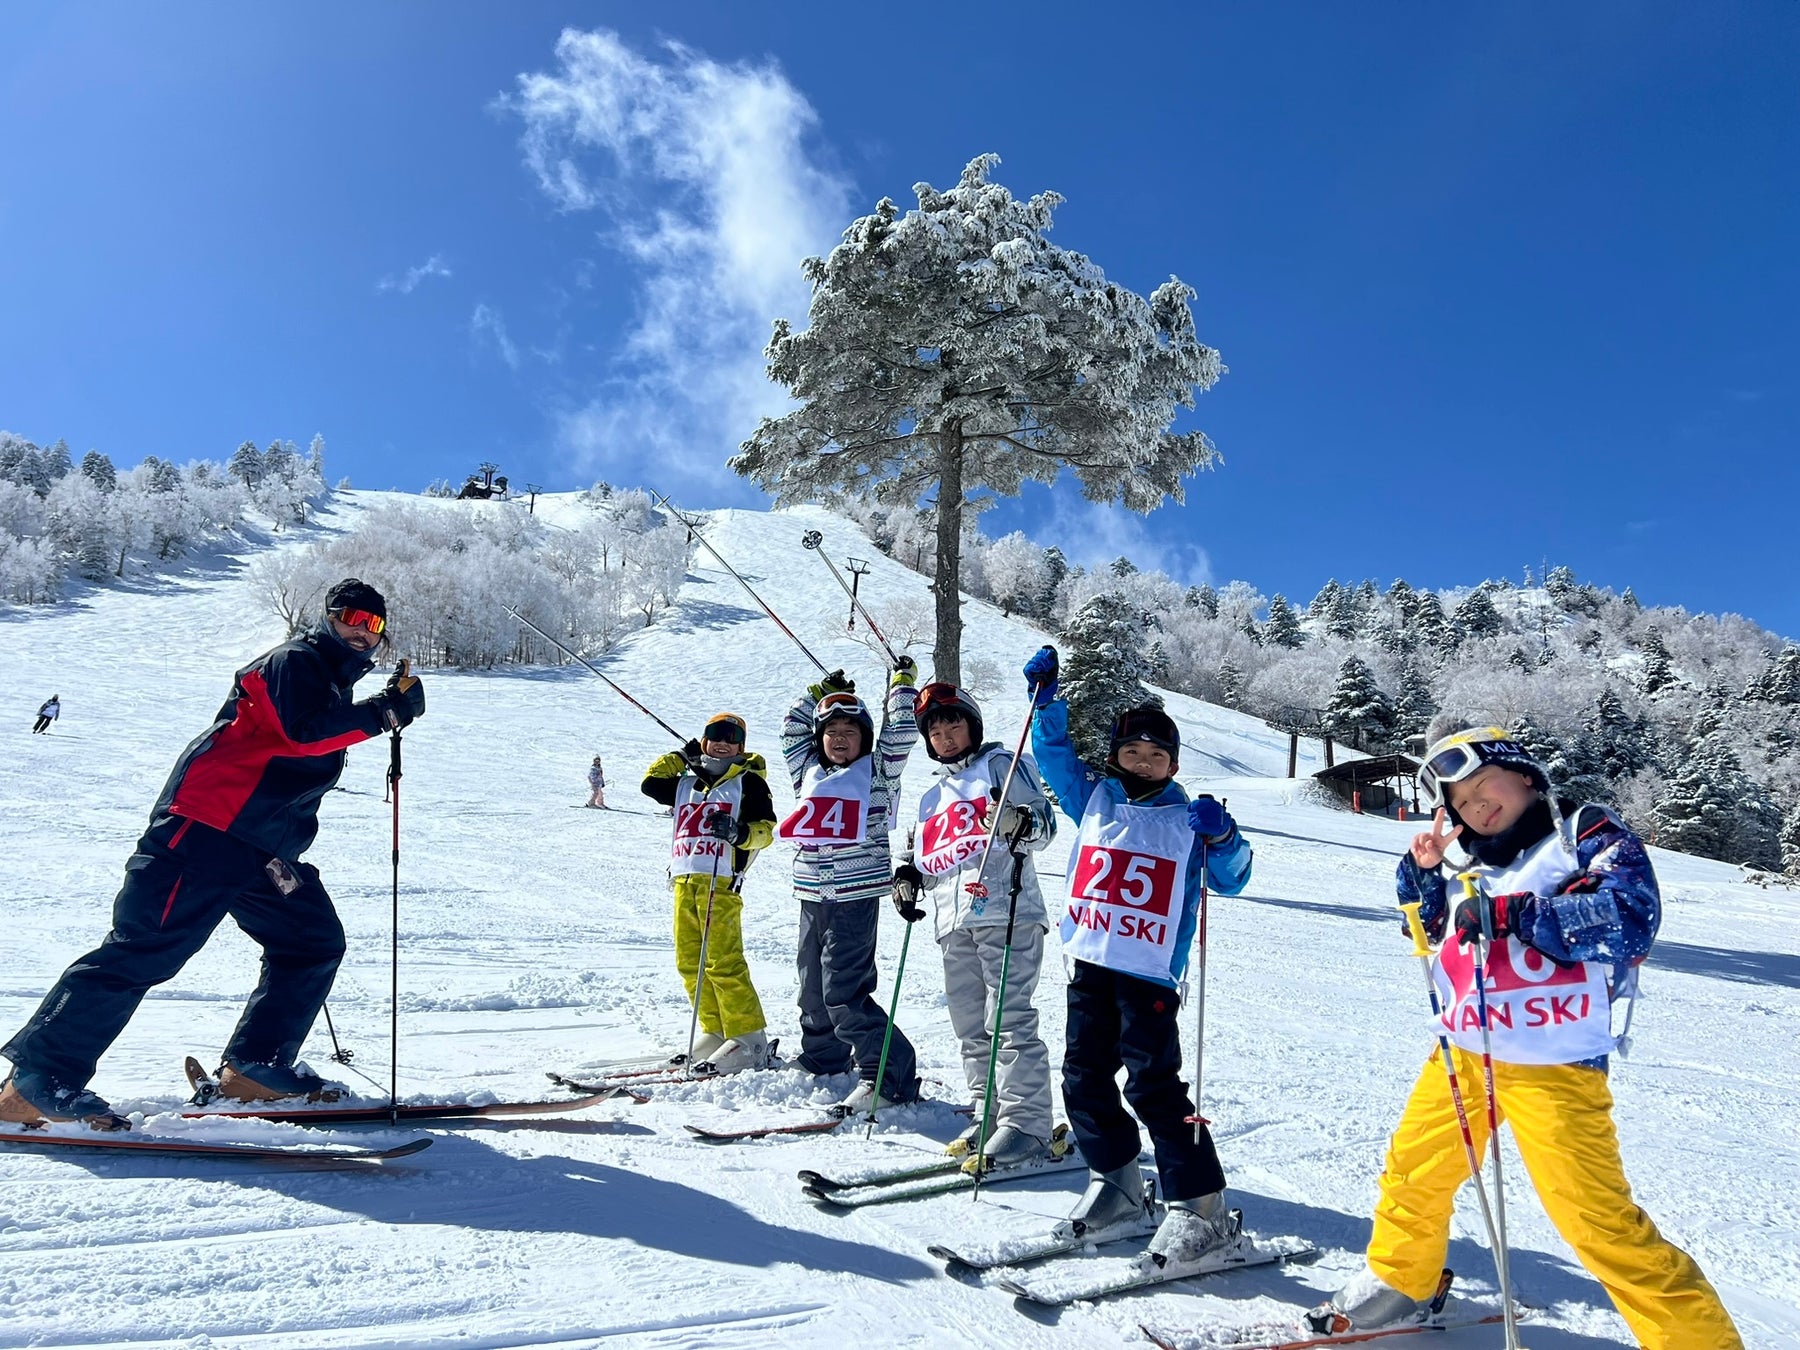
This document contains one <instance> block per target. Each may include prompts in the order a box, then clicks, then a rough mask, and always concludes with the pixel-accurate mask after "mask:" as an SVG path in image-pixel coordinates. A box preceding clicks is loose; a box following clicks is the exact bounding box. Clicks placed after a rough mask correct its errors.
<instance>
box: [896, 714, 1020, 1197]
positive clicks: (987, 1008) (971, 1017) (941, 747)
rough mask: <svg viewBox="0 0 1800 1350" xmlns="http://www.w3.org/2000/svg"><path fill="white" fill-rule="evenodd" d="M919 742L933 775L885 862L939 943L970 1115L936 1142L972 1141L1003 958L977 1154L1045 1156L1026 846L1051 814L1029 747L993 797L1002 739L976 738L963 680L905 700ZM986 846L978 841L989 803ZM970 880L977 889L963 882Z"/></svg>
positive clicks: (900, 897)
mask: <svg viewBox="0 0 1800 1350" xmlns="http://www.w3.org/2000/svg"><path fill="white" fill-rule="evenodd" d="M914 712H915V715H916V717H917V718H918V723H919V731H920V734H921V735H922V736H923V737H924V740H925V753H926V754H928V755H930V756H931V758H932V759H933V760H935V761H937V763H938V765H939V766H940V767H939V769H938V773H939V775H940V777H939V780H938V782H937V784H936V785H935V786H933V787H932V788H931V790H930V791H928V792H927V793H926V794H925V795H924V796H923V797H922V798H920V800H919V812H918V815H919V826H918V830H917V832H916V835H915V840H914V847H913V851H912V852H911V853H910V854H908V855H907V857H906V858H904V859H903V860H902V861H901V863H900V866H899V867H897V868H895V869H894V907H895V908H896V909H898V910H899V911H900V917H901V918H903V919H905V920H906V921H907V922H908V923H915V922H917V921H918V920H919V919H922V918H924V917H925V912H924V910H922V909H920V908H919V900H918V898H919V892H920V891H921V890H926V891H929V892H930V893H931V895H932V898H933V900H934V901H935V902H936V903H935V910H936V925H935V926H936V929H937V940H938V946H939V947H940V948H942V950H943V954H944V996H945V999H946V1001H947V1002H948V1004H949V1011H950V1026H951V1028H952V1029H953V1030H954V1031H955V1032H956V1036H957V1040H958V1041H959V1042H960V1044H961V1046H962V1061H963V1078H964V1080H965V1081H966V1082H967V1083H968V1085H969V1091H970V1093H971V1094H972V1095H973V1097H974V1099H975V1109H976V1112H977V1118H976V1119H975V1121H974V1122H973V1123H972V1124H970V1126H969V1127H968V1129H966V1130H964V1131H963V1133H962V1135H961V1136H960V1137H959V1138H957V1139H956V1140H954V1141H952V1143H951V1145H950V1147H949V1149H948V1150H947V1152H950V1153H952V1154H965V1153H968V1152H970V1151H972V1150H973V1149H975V1148H976V1147H977V1146H978V1143H979V1140H980V1137H981V1130H982V1121H981V1119H980V1111H981V1108H982V1104H983V1102H984V1100H985V1097H986V1090H987V1074H988V1063H989V1059H990V1050H991V1048H992V1047H991V1044H990V1042H989V1029H990V1028H991V1027H992V1025H993V1019H994V1006H995V1004H996V1002H997V1001H998V999H999V995H1000V988H999V986H1000V968H1001V965H1002V962H1003V961H1004V962H1005V965H1006V1009H1005V1017H1004V1019H1003V1020H1002V1022H1001V1024H1000V1054H999V1060H998V1065H997V1069H996V1075H995V1076H996V1081H995V1086H994V1101H995V1112H994V1115H995V1121H996V1124H995V1127H994V1128H993V1130H992V1132H991V1133H990V1134H989V1136H988V1139H987V1143H986V1145H985V1147H983V1148H982V1155H983V1158H984V1159H985V1161H984V1162H981V1163H978V1162H977V1161H976V1160H975V1159H974V1158H970V1159H969V1160H968V1161H967V1162H966V1163H965V1164H964V1170H965V1171H972V1170H973V1169H974V1168H975V1167H977V1166H983V1167H1004V1166H1008V1165H1011V1164H1015V1163H1021V1162H1026V1161H1029V1160H1032V1159H1035V1158H1045V1157H1048V1156H1050V1153H1051V1144H1050V1134H1051V1128H1052V1123H1051V1112H1052V1107H1051V1100H1050V1051H1049V1049H1048V1048H1047V1047H1046V1046H1045V1045H1044V1038H1043V1037H1042V1036H1040V1035H1039V1034H1038V1014H1037V1009H1036V1007H1034V1006H1033V1004H1032V994H1033V993H1034V992H1035V990H1036V989H1037V982H1038V973H1039V971H1040V970H1042V968H1043V963H1044V935H1045V933H1047V932H1048V931H1049V929H1050V921H1049V918H1048V916H1047V915H1046V913H1045V910H1044V896H1043V892H1042V891H1041V890H1040V889H1039V887H1038V879H1037V867H1036V866H1035V865H1034V863H1033V861H1032V857H1031V855H1032V854H1034V853H1036V852H1038V851H1039V850H1040V849H1042V848H1044V846H1045V845H1047V844H1048V843H1049V842H1050V841H1051V840H1052V839H1053V838H1055V836H1056V815H1055V812H1054V811H1053V810H1052V808H1051V806H1050V800H1049V798H1047V797H1046V796H1045V795H1044V789H1043V786H1042V784H1041V783H1040V782H1039V781H1038V772H1037V766H1036V765H1035V764H1033V763H1032V761H1031V757H1030V756H1029V755H1024V756H1021V757H1020V760H1019V767H1018V770H1017V772H1016V773H1014V774H1013V777H1012V784H1011V787H1010V789H1009V790H1008V792H1007V797H1006V801H1005V803H1004V804H1002V803H1000V802H999V801H998V798H999V796H1000V789H1001V785H1002V784H1004V783H1005V782H1006V777H1007V769H1008V768H1009V767H1010V765H1011V763H1012V751H1011V750H1010V749H1009V748H1008V747H1007V746H1005V745H1002V744H1001V743H1000V742H999V741H984V740H983V739H982V721H981V707H980V705H979V704H977V703H976V701H975V699H974V697H973V696H972V695H970V694H969V692H968V691H967V690H965V689H959V688H957V687H956V686H955V685H953V684H928V685H926V686H925V687H924V688H923V689H921V690H920V691H919V695H918V699H917V700H916V702H915V703H914ZM995 812H999V813H1000V819H999V822H998V824H997V826H995V827H994V847H993V849H992V850H991V852H984V850H983V847H982V846H983V845H984V844H985V843H986V841H987V836H988V831H989V827H990V825H991V824H993V822H992V815H993V813H995ZM977 881H979V882H980V883H981V884H982V886H983V887H985V893H983V894H973V893H971V892H970V890H969V886H970V884H971V883H974V882H977ZM1015 888H1016V889H1017V891H1018V898H1017V911H1016V922H1015V924H1014V925H1013V931H1012V953H1011V956H1010V957H1007V956H1006V940H1007V918H1008V915H1009V913H1010V912H1012V910H1013V903H1012V901H1013V894H1012V893H1013V891H1014V889H1015Z"/></svg>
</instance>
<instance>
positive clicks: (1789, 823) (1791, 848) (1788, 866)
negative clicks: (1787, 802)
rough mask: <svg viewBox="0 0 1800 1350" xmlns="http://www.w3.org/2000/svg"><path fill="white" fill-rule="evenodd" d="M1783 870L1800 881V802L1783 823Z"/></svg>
mask: <svg viewBox="0 0 1800 1350" xmlns="http://www.w3.org/2000/svg"><path fill="white" fill-rule="evenodd" d="M1781 870H1782V871H1784V872H1786V873H1787V874H1788V875H1789V876H1790V877H1794V878H1796V879H1800V802H1796V803H1795V804H1794V805H1793V806H1792V807H1791V808H1790V809H1789V810H1788V813H1787V816H1786V817H1785V818H1784V819H1783V820H1782V822H1781Z"/></svg>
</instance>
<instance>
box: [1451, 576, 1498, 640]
mask: <svg viewBox="0 0 1800 1350" xmlns="http://www.w3.org/2000/svg"><path fill="white" fill-rule="evenodd" d="M1504 626H1505V625H1504V624H1503V623H1502V622H1501V619H1500V611H1499V610H1497V609H1495V608H1494V602H1493V601H1492V600H1491V599H1489V598H1488V593H1487V587H1485V586H1477V587H1476V588H1475V589H1474V590H1472V591H1470V592H1469V593H1468V594H1467V595H1466V596H1464V597H1463V602H1462V603H1461V604H1460V605H1458V606H1457V607H1456V631H1457V633H1458V634H1459V635H1460V636H1461V637H1463V638H1484V637H1492V636H1493V635H1494V634H1496V633H1498V632H1499V631H1500V630H1501V628H1502V627H1504Z"/></svg>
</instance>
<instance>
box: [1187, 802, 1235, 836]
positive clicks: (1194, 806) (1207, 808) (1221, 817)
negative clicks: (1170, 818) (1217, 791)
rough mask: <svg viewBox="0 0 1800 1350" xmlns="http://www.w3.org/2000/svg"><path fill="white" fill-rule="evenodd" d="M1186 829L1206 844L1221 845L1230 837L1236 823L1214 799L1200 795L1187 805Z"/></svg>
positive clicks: (1229, 813)
mask: <svg viewBox="0 0 1800 1350" xmlns="http://www.w3.org/2000/svg"><path fill="white" fill-rule="evenodd" d="M1188 827H1189V828H1190V829H1192V830H1193V832H1194V833H1195V834H1197V835H1199V836H1200V837H1201V838H1202V839H1204V840H1205V841H1206V842H1207V843H1209V844H1222V843H1224V842H1225V841H1226V840H1227V839H1229V838H1230V837H1231V832H1232V831H1233V830H1235V829H1236V828H1237V822H1236V821H1235V820H1233V819H1232V818H1231V812H1229V811H1227V810H1226V809H1225V807H1224V806H1223V805H1222V804H1221V803H1220V802H1219V801H1218V800H1217V799H1216V798H1214V797H1210V796H1208V795H1207V794H1205V793H1201V794H1200V795H1199V796H1198V797H1196V798H1194V800H1193V801H1191V802H1189V803H1188Z"/></svg>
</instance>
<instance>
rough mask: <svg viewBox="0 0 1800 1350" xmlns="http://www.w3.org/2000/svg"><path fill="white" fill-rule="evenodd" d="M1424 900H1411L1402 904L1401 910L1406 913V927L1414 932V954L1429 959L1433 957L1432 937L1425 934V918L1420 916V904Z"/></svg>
mask: <svg viewBox="0 0 1800 1350" xmlns="http://www.w3.org/2000/svg"><path fill="white" fill-rule="evenodd" d="M1423 903H1424V902H1423V901H1422V900H1409V901H1407V902H1406V903H1405V904H1403V905H1401V906H1400V912H1401V913H1402V914H1404V915H1406V927H1407V930H1408V931H1409V932H1411V933H1412V940H1413V955H1414V956H1417V957H1420V958H1422V959H1423V960H1427V961H1429V960H1430V959H1431V939H1430V938H1429V937H1427V936H1426V935H1425V920H1423V919H1421V918H1420V917H1419V906H1420V905H1421V904H1423Z"/></svg>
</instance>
